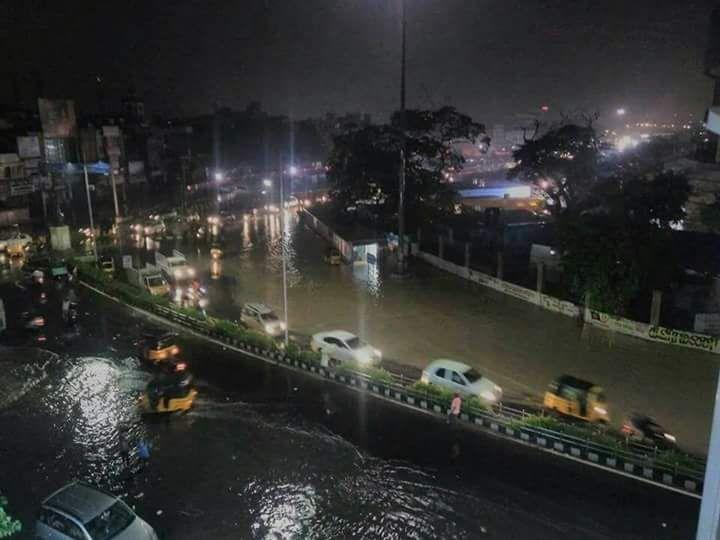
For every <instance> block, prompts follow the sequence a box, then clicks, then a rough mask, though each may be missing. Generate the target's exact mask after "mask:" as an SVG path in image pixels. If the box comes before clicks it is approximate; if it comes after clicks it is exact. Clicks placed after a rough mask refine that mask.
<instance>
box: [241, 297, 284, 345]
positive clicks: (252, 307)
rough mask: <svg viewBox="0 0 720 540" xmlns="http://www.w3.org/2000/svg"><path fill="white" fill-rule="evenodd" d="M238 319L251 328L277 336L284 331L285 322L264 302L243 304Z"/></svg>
mask: <svg viewBox="0 0 720 540" xmlns="http://www.w3.org/2000/svg"><path fill="white" fill-rule="evenodd" d="M240 320H241V321H242V322H243V323H244V324H245V325H246V326H247V327H248V328H251V329H252V330H258V331H259V332H264V333H266V334H267V335H269V336H272V337H278V336H279V335H281V334H282V333H283V332H285V322H284V321H282V320H281V319H280V317H278V316H277V315H275V312H274V311H273V310H272V309H271V308H269V307H268V306H266V305H265V304H253V303H248V304H245V305H244V306H243V308H242V311H241V312H240Z"/></svg>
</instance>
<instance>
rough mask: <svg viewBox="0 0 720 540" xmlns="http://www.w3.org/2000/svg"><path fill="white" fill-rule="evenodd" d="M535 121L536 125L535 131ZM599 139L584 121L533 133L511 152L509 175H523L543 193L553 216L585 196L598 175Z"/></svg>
mask: <svg viewBox="0 0 720 540" xmlns="http://www.w3.org/2000/svg"><path fill="white" fill-rule="evenodd" d="M538 129H539V124H538V125H536V130H535V131H536V133H537V131H538ZM599 156H600V142H599V140H598V138H597V135H596V133H595V129H594V128H593V127H592V122H591V121H590V120H588V122H587V125H584V126H581V125H577V124H572V123H563V124H561V125H559V126H556V127H553V128H551V129H549V130H548V131H546V132H545V133H544V134H543V135H541V136H540V137H537V136H536V135H534V136H533V137H531V138H530V139H526V140H525V143H524V144H523V145H522V146H521V147H520V148H518V149H517V150H515V151H514V152H513V158H514V160H515V162H516V163H517V165H515V167H513V168H512V169H511V170H510V171H509V175H510V177H512V178H518V177H519V178H524V179H525V180H529V181H530V182H532V183H533V184H535V186H537V187H538V188H539V189H540V190H541V191H542V192H543V193H544V194H545V197H546V200H547V204H548V206H549V209H550V210H551V211H552V212H553V214H554V215H555V216H558V215H560V214H561V213H562V212H563V210H565V209H571V208H573V207H574V206H575V205H577V204H578V203H579V202H580V201H581V200H582V199H583V197H585V196H586V195H587V194H588V193H589V191H590V190H591V188H592V186H593V185H594V184H595V182H596V181H597V178H598V163H599Z"/></svg>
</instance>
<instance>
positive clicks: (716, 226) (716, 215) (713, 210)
mask: <svg viewBox="0 0 720 540" xmlns="http://www.w3.org/2000/svg"><path fill="white" fill-rule="evenodd" d="M700 222H701V223H702V224H703V225H704V226H705V227H707V228H708V230H710V232H714V233H715V234H718V233H720V197H718V196H717V195H715V200H714V201H713V202H712V204H708V205H706V206H703V207H702V208H701V209H700Z"/></svg>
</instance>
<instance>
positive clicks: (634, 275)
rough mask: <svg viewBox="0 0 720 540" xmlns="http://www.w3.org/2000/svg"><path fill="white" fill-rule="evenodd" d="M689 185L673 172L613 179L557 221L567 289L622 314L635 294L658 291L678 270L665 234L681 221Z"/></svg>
mask: <svg viewBox="0 0 720 540" xmlns="http://www.w3.org/2000/svg"><path fill="white" fill-rule="evenodd" d="M689 193H690V187H689V184H688V181H687V179H686V178H685V177H684V176H682V175H679V174H676V173H673V172H661V173H658V174H656V175H655V176H654V177H652V178H650V179H648V178H646V177H643V176H631V177H613V178H610V179H607V180H603V181H602V182H600V183H598V184H597V185H596V186H595V187H594V188H593V190H592V192H591V193H590V194H589V195H588V197H587V199H586V200H585V201H584V203H583V204H582V205H581V206H580V207H578V208H575V209H573V210H571V211H569V212H565V213H563V215H562V216H560V218H559V219H558V225H559V227H558V229H559V234H560V243H561V248H562V261H563V268H564V272H565V277H566V279H567V280H568V286H569V288H570V291H571V292H572V293H573V295H574V297H575V299H576V300H578V301H582V299H583V297H584V296H585V294H586V293H589V295H590V303H591V305H592V306H593V307H596V308H598V309H601V310H604V311H608V312H611V313H616V314H623V313H624V312H625V311H626V310H627V308H628V304H629V302H630V301H631V300H632V299H634V298H636V297H637V295H638V293H639V292H641V291H650V290H652V289H663V288H665V287H667V286H668V285H669V283H670V282H671V281H672V279H673V277H674V276H675V275H676V272H677V271H678V268H677V259H676V257H673V256H672V254H671V250H672V241H671V230H672V227H673V225H675V224H677V223H679V222H680V221H682V220H683V219H684V218H685V208H684V205H685V203H686V202H687V198H688V195H689Z"/></svg>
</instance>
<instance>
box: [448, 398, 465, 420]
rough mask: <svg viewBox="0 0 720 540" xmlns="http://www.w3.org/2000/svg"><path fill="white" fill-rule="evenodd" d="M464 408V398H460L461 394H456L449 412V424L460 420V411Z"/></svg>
mask: <svg viewBox="0 0 720 540" xmlns="http://www.w3.org/2000/svg"><path fill="white" fill-rule="evenodd" d="M461 408H462V398H461V397H460V394H458V393H457V392H455V395H454V396H453V399H452V401H451V402H450V410H449V411H448V419H447V421H448V423H450V421H453V422H455V421H456V420H457V419H458V418H460V409H461Z"/></svg>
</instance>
